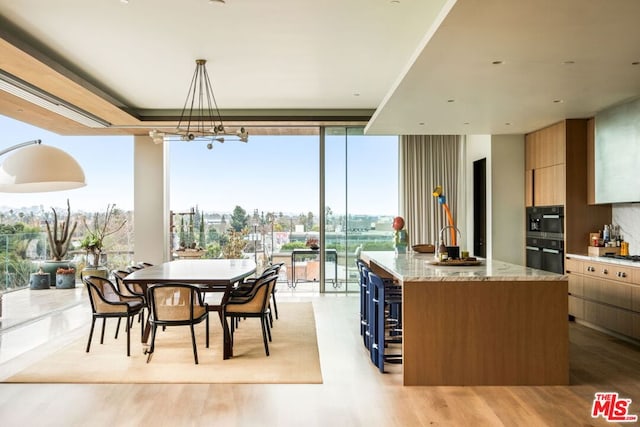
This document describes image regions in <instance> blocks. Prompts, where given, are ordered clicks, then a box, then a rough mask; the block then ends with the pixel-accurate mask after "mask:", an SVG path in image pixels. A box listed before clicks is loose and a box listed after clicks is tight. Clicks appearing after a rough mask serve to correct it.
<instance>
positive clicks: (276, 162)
mask: <svg viewBox="0 0 640 427" xmlns="http://www.w3.org/2000/svg"><path fill="white" fill-rule="evenodd" d="M0 129H1V130H2V143H1V144H2V145H0V147H4V148H6V147H9V146H11V145H15V144H18V143H21V142H25V141H29V140H32V139H41V140H42V143H43V144H46V145H51V146H55V147H58V148H60V149H62V150H64V151H66V152H68V153H69V154H71V155H72V156H73V157H74V158H75V159H76V160H77V161H78V163H79V164H80V165H81V166H82V168H83V169H84V172H85V176H86V181H87V186H85V187H83V188H80V189H75V190H68V191H61V192H52V193H25V194H17V193H2V194H1V195H0V207H2V208H14V209H20V208H31V207H41V208H42V209H43V210H50V208H51V207H56V208H59V207H63V206H65V205H66V200H67V198H68V199H69V200H70V202H71V206H72V210H80V211H85V212H94V211H103V210H104V209H105V208H106V206H107V204H110V203H111V204H113V203H115V204H116V206H117V207H118V208H119V209H122V210H133V137H131V136H61V135H57V134H54V133H52V132H49V131H46V130H43V129H40V128H37V127H34V126H31V125H29V124H26V123H23V122H20V121H17V120H14V119H11V118H9V117H5V116H0ZM334 138H335V139H336V142H334V141H333V139H334ZM349 138H350V141H351V140H353V141H354V142H353V146H355V147H357V148H353V150H356V149H357V154H351V152H350V153H349V156H347V157H348V159H349V160H348V166H347V170H348V177H347V178H348V181H347V182H348V185H349V188H352V187H353V188H355V189H357V191H350V192H349V196H348V200H347V199H346V197H345V195H344V186H345V179H346V178H345V176H344V168H345V165H344V163H345V156H346V155H345V148H344V143H343V140H344V136H342V137H327V143H326V159H327V173H326V174H325V180H326V182H325V186H326V189H327V191H326V193H327V195H326V199H325V203H326V205H327V206H328V207H330V208H331V210H332V211H333V212H334V213H335V214H336V215H340V214H343V213H344V212H345V209H346V208H348V211H349V214H355V215H359V214H360V215H362V214H366V215H395V214H396V212H397V191H398V190H397V185H398V184H397V182H398V177H397V137H395V136H386V137H368V136H366V137H363V136H349ZM88 139H90V140H88ZM358 139H362V140H363V141H362V142H360V141H358ZM364 139H366V141H364ZM318 141H319V137H318V136H251V137H250V139H249V142H248V143H241V142H226V143H224V144H220V143H215V144H214V147H213V149H211V150H208V149H207V148H206V146H205V144H203V143H200V142H182V141H175V142H171V143H170V146H169V168H170V169H169V170H170V179H169V181H170V208H171V210H173V211H185V210H188V209H190V208H192V207H196V206H197V207H198V208H199V209H200V210H201V211H204V212H207V213H209V212H217V213H225V212H231V211H233V209H234V207H235V206H240V207H242V208H243V209H245V210H246V211H247V213H248V214H251V213H253V211H254V209H258V210H259V211H261V212H262V211H263V212H265V213H266V212H275V213H279V212H282V213H284V214H292V215H293V214H300V213H307V212H310V211H311V212H314V214H316V215H317V214H318V206H319V173H318V167H319V166H318V163H319V162H318V159H319V142H318ZM350 144H351V142H350ZM364 144H366V146H365V147H363V145H364ZM350 147H351V145H350V146H349V149H350V150H351V148H350ZM355 152H356V151H354V153H355ZM1 161H2V158H0V162H1ZM341 169H342V171H341ZM363 186H367V187H370V188H375V194H376V202H375V204H372V203H371V201H370V197H371V193H369V192H367V191H362V190H363ZM381 196H382V197H381ZM385 196H386V197H385ZM347 204H348V205H347Z"/></svg>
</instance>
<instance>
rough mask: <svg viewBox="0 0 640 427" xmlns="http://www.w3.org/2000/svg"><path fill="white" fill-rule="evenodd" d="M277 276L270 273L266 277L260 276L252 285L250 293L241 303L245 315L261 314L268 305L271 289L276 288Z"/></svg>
mask: <svg viewBox="0 0 640 427" xmlns="http://www.w3.org/2000/svg"><path fill="white" fill-rule="evenodd" d="M277 280H278V274H276V273H273V272H272V273H271V274H269V275H267V276H261V277H260V278H259V279H258V280H257V281H256V284H255V285H254V287H253V289H252V290H251V293H250V294H249V295H248V296H247V297H246V301H245V302H244V303H243V306H242V311H244V312H246V313H262V312H264V311H265V310H266V308H267V306H268V304H269V298H271V293H272V292H273V288H274V287H275V286H276V281H277Z"/></svg>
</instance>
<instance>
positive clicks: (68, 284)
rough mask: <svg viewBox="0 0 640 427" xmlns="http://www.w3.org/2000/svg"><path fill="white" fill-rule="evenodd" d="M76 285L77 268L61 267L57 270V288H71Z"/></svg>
mask: <svg viewBox="0 0 640 427" xmlns="http://www.w3.org/2000/svg"><path fill="white" fill-rule="evenodd" d="M75 287H76V269H75V268H73V267H67V268H65V267H59V268H58V269H57V270H56V288H59V289H71V288H75Z"/></svg>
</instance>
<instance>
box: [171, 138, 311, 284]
mask: <svg viewBox="0 0 640 427" xmlns="http://www.w3.org/2000/svg"><path fill="white" fill-rule="evenodd" d="M308 133H311V135H278V136H275V135H274V136H263V135H252V136H251V137H250V138H249V142H248V143H241V142H226V143H224V144H215V145H214V147H213V149H212V150H207V148H206V145H205V144H201V143H196V142H171V144H172V145H171V146H170V160H169V168H170V169H169V170H170V208H171V211H172V220H173V230H172V239H171V240H172V250H173V253H174V255H176V256H180V255H186V254H187V253H186V252H182V251H181V250H182V249H183V248H191V247H194V248H195V249H201V250H202V251H203V252H204V254H203V256H205V257H208V258H218V257H234V256H243V257H252V258H255V260H256V262H257V263H258V265H264V264H266V263H268V262H270V261H273V262H285V268H284V269H283V275H282V277H283V279H285V278H286V280H287V282H288V283H289V284H290V285H291V286H292V287H293V286H295V285H297V282H308V283H313V282H317V281H318V280H319V269H314V270H313V271H311V270H312V264H311V263H307V261H308V260H306V259H304V258H302V259H299V260H298V261H299V263H298V265H297V266H292V265H291V263H292V256H291V252H292V251H293V250H294V249H303V248H305V247H306V244H307V241H312V240H313V239H317V238H318V221H319V214H318V206H319V198H318V185H319V184H318V183H319V168H318V152H319V149H318V144H319V136H318V131H317V128H314V129H313V130H312V131H310V132H308ZM230 239H231V241H230ZM234 239H237V240H238V241H239V242H236V243H239V245H238V244H236V245H235V248H236V249H237V248H238V246H240V247H241V250H240V251H239V252H238V251H236V252H238V253H235V254H234V253H232V252H233V250H232V249H231V246H233V245H232V244H233V243H234V241H235V240H234ZM309 261H310V260H309ZM294 270H296V271H297V273H298V274H297V277H294V274H293V273H294ZM294 281H295V282H294Z"/></svg>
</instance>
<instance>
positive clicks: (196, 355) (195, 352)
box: [189, 324, 198, 365]
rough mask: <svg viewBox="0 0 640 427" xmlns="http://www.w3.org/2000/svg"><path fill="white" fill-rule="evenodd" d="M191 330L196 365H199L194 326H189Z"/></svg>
mask: <svg viewBox="0 0 640 427" xmlns="http://www.w3.org/2000/svg"><path fill="white" fill-rule="evenodd" d="M189 327H190V328H191V345H193V358H194V359H195V361H196V365H197V364H198V350H197V349H196V333H195V331H194V328H193V324H191V325H189Z"/></svg>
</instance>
